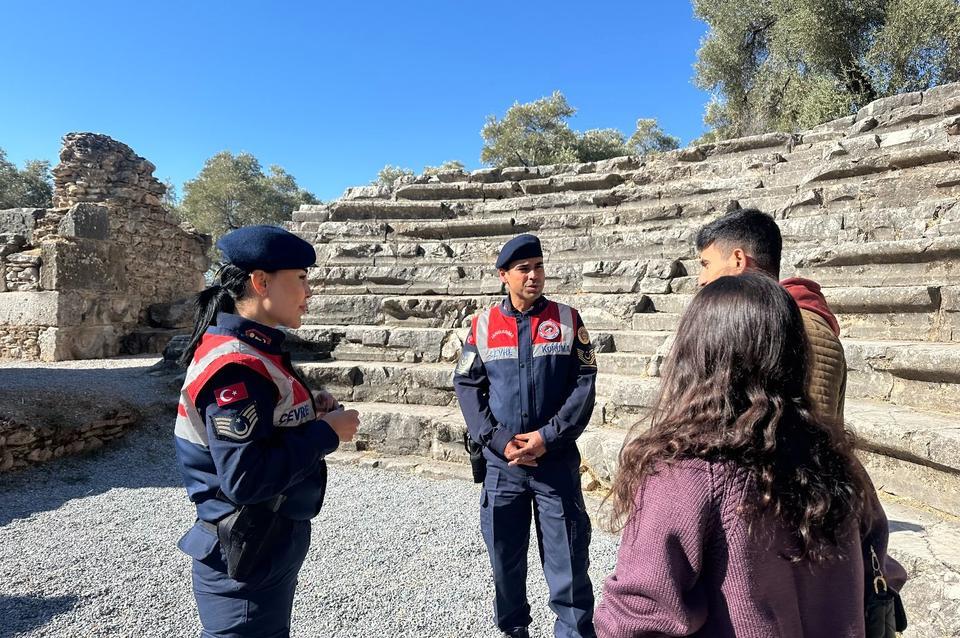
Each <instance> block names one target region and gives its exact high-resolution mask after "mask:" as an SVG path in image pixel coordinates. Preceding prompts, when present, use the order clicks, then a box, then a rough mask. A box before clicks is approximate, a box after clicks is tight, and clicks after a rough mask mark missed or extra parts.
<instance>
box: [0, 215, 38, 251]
mask: <svg viewBox="0 0 960 638" xmlns="http://www.w3.org/2000/svg"><path fill="white" fill-rule="evenodd" d="M45 213H46V211H44V209H42V208H7V209H4V210H0V233H5V234H11V235H21V236H22V237H24V238H26V242H27V243H30V242H32V241H33V229H34V228H35V227H36V225H37V223H38V221H39V220H40V219H42V218H43V216H44V214H45Z"/></svg>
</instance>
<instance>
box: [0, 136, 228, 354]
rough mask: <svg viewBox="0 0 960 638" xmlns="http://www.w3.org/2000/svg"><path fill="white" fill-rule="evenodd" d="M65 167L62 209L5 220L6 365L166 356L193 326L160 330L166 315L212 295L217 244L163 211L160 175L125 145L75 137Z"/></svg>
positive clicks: (0, 326)
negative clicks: (205, 289) (206, 288)
mask: <svg viewBox="0 0 960 638" xmlns="http://www.w3.org/2000/svg"><path fill="white" fill-rule="evenodd" d="M60 159H61V162H60V164H58V165H57V166H56V167H55V168H54V170H53V174H54V184H55V195H54V202H53V204H54V208H52V209H48V210H43V209H11V210H4V211H0V275H2V276H0V357H14V358H22V359H42V360H46V361H55V360H63V359H77V358H98V357H107V356H114V355H117V354H120V353H124V352H126V353H137V352H144V351H158V349H162V347H163V345H164V343H165V341H166V339H168V338H169V336H170V335H171V334H174V333H176V332H178V331H182V323H183V322H182V320H181V321H179V322H177V323H176V324H169V323H168V324H163V323H160V324H158V323H157V321H156V317H158V316H164V314H165V313H163V312H162V311H157V310H156V308H157V305H158V304H169V303H171V302H175V301H176V300H179V299H182V298H184V297H186V296H188V295H189V294H190V293H191V292H194V291H197V290H199V289H200V288H202V286H203V273H204V272H205V271H206V269H207V267H208V263H209V258H208V256H207V253H208V251H209V247H210V243H209V238H208V237H206V236H204V235H200V234H198V233H196V232H193V231H192V230H190V229H188V228H184V227H181V226H180V224H179V222H178V220H177V219H176V218H175V217H174V216H173V215H171V214H170V213H169V211H167V210H166V209H165V208H164V207H163V206H162V205H161V202H160V198H161V197H162V196H163V193H164V186H163V184H161V183H160V182H158V181H157V180H156V179H155V178H154V177H153V170H154V166H153V165H152V164H151V163H150V162H149V161H147V160H145V159H144V158H142V157H139V156H138V155H136V153H134V152H133V150H132V149H130V148H129V147H128V146H126V145H125V144H122V143H120V142H117V141H115V140H113V139H111V138H109V137H107V136H105V135H97V134H93V133H70V134H68V135H66V136H65V137H64V145H63V149H62V151H61V153H60ZM151 308H154V311H153V312H151ZM166 314H169V313H166Z"/></svg>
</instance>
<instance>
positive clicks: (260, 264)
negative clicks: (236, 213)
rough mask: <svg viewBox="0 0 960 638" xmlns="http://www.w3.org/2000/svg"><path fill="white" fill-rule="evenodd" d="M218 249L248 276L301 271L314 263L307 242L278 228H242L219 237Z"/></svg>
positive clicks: (314, 260)
mask: <svg viewBox="0 0 960 638" xmlns="http://www.w3.org/2000/svg"><path fill="white" fill-rule="evenodd" d="M217 248H219V249H220V252H222V253H223V257H224V259H226V260H227V261H228V262H230V263H231V264H233V265H234V266H237V267H238V268H242V269H243V270H246V271H247V272H252V271H254V270H266V271H267V272H273V271H274V270H290V269H293V270H300V269H306V268H307V267H309V266H312V265H314V264H315V263H317V251H315V250H314V249H313V246H311V245H310V244H309V243H308V242H306V241H304V240H303V239H300V238H299V237H297V236H296V235H294V234H293V233H291V232H288V231H286V230H284V229H282V228H278V227H277V226H263V225H261V226H244V227H243V228H238V229H236V230H231V231H230V232H229V233H227V234H226V235H224V236H223V237H221V238H220V239H219V240H218V241H217Z"/></svg>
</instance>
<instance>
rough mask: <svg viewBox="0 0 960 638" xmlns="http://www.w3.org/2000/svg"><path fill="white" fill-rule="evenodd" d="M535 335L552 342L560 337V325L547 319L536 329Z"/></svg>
mask: <svg viewBox="0 0 960 638" xmlns="http://www.w3.org/2000/svg"><path fill="white" fill-rule="evenodd" d="M537 334H538V335H540V338H541V339H546V340H547V341H553V340H554V339H556V338H557V337H559V336H560V324H558V323H557V322H556V321H554V320H553V319H547V320H546V321H544V322H543V323H541V324H540V327H539V328H537Z"/></svg>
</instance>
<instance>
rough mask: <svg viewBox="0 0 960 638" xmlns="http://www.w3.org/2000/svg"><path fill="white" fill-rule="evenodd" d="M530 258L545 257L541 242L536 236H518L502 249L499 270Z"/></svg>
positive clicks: (498, 260) (498, 259) (498, 261)
mask: <svg viewBox="0 0 960 638" xmlns="http://www.w3.org/2000/svg"><path fill="white" fill-rule="evenodd" d="M530 257H543V251H542V250H541V249H540V240H539V239H537V237H536V236H535V235H529V234H524V235H517V236H516V237H514V238H513V239H511V240H510V241H508V242H507V243H505V244H504V245H503V248H501V249H500V256H499V257H497V268H506V267H507V266H508V265H509V264H510V262H511V261H517V260H518V259H528V258H530Z"/></svg>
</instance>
